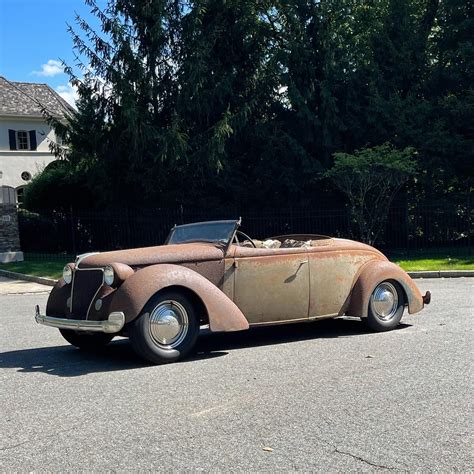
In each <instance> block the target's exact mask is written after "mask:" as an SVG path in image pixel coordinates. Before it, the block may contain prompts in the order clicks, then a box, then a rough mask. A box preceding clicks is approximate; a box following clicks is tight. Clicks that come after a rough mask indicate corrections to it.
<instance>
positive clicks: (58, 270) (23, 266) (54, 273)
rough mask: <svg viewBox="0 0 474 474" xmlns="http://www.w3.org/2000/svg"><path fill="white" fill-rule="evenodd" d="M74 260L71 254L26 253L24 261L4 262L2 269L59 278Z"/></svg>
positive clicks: (1, 265) (0, 265) (0, 267)
mask: <svg viewBox="0 0 474 474" xmlns="http://www.w3.org/2000/svg"><path fill="white" fill-rule="evenodd" d="M73 261H74V257H72V256H71V255H58V254H54V255H41V256H40V255H38V254H25V261H24V262H14V263H2V264H0V269H1V270H9V271H11V272H16V273H23V274H26V275H34V276H40V277H46V278H53V279H54V280H57V279H58V278H60V277H61V275H62V274H63V268H64V265H65V264H66V263H68V262H73Z"/></svg>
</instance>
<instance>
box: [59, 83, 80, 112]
mask: <svg viewBox="0 0 474 474" xmlns="http://www.w3.org/2000/svg"><path fill="white" fill-rule="evenodd" d="M56 92H57V93H58V94H59V95H60V96H61V97H62V98H63V99H64V100H65V101H66V102H67V103H69V104H71V105H72V106H73V107H74V106H75V105H76V100H77V89H76V88H75V87H74V86H72V85H71V84H67V85H65V86H64V85H62V86H58V87H56Z"/></svg>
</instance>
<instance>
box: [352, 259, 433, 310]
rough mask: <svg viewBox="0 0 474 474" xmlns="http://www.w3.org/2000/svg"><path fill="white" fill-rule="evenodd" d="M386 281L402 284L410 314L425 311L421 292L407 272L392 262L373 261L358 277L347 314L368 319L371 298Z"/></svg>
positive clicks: (365, 266) (363, 268) (367, 264)
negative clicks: (379, 285) (378, 286)
mask: <svg viewBox="0 0 474 474" xmlns="http://www.w3.org/2000/svg"><path fill="white" fill-rule="evenodd" d="M384 280H394V281H396V282H397V283H399V284H400V286H401V287H402V288H403V290H404V292H405V295H406V303H407V304H408V312H409V313H410V314H412V313H417V312H418V311H421V310H422V309H423V306H424V304H423V297H422V295H421V293H420V290H419V289H418V287H417V286H416V285H415V283H414V282H413V280H412V279H411V278H410V277H409V276H408V274H407V273H406V272H405V271H403V270H402V269H401V268H400V267H399V266H398V265H396V264H394V263H392V262H389V261H383V260H372V261H370V262H368V263H366V264H365V265H364V266H363V267H362V269H361V271H360V272H359V274H358V276H357V277H356V281H355V284H354V286H353V288H352V292H351V297H350V303H349V307H348V309H347V311H346V314H347V315H350V316H360V317H363V318H365V317H367V312H368V308H369V300H370V296H371V295H372V292H373V291H374V289H375V287H376V286H377V285H378V284H379V283H381V282H382V281H384Z"/></svg>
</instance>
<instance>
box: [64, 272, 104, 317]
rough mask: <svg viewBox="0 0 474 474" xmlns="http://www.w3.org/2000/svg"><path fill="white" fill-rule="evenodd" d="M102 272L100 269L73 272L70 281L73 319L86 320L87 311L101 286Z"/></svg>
mask: <svg viewBox="0 0 474 474" xmlns="http://www.w3.org/2000/svg"><path fill="white" fill-rule="evenodd" d="M103 279H104V272H103V271H102V269H96V268H94V269H87V270H78V269H76V270H75V271H74V278H73V281H72V296H71V300H72V301H71V303H72V306H71V315H70V317H71V318H73V319H87V311H88V309H89V306H90V304H91V302H92V300H93V298H94V295H95V294H96V293H97V291H98V290H99V288H100V287H101V286H102V284H103Z"/></svg>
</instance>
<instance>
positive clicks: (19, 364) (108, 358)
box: [0, 339, 227, 377]
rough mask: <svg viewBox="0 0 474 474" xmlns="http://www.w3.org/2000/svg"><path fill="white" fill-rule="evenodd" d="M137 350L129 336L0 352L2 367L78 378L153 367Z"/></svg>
mask: <svg viewBox="0 0 474 474" xmlns="http://www.w3.org/2000/svg"><path fill="white" fill-rule="evenodd" d="M226 354H227V352H220V351H213V352H212V353H206V354H201V355H199V356H197V357H195V356H192V357H190V358H188V359H187V360H188V361H189V360H190V359H191V360H192V359H196V358H198V359H211V358H214V357H220V356H223V355H226ZM150 365H151V364H149V363H148V362H147V361H145V360H143V359H141V358H140V357H139V356H137V355H136V354H135V352H134V351H133V349H132V347H131V345H130V343H129V341H128V339H117V340H114V341H112V342H111V343H110V344H108V345H107V346H106V347H103V348H101V349H99V350H96V351H93V352H90V351H81V350H79V349H76V348H75V347H73V346H70V345H64V346H51V347H38V348H31V349H22V350H18V351H10V352H4V353H0V368H2V369H6V368H10V369H12V368H13V369H15V368H17V369H18V372H23V373H31V372H43V373H45V374H48V375H56V376H57V377H78V376H81V375H86V374H89V373H96V372H111V371H117V370H131V369H140V368H146V367H150Z"/></svg>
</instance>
